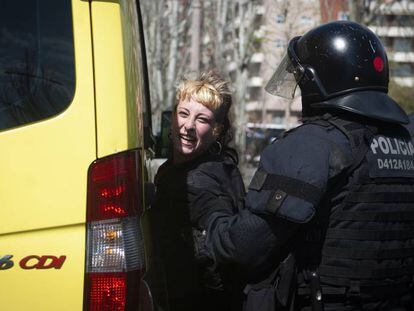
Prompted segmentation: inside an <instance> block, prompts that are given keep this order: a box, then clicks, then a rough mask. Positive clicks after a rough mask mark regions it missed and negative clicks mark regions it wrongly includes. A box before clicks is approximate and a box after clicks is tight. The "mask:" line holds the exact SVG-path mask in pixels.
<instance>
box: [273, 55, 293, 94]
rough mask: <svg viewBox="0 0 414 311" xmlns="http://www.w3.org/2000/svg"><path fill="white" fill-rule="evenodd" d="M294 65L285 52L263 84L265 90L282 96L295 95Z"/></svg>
mask: <svg viewBox="0 0 414 311" xmlns="http://www.w3.org/2000/svg"><path fill="white" fill-rule="evenodd" d="M294 67H295V66H294V65H293V64H292V61H291V59H290V57H289V55H288V54H287V53H286V55H285V56H284V57H283V59H282V61H281V62H280V64H279V66H278V67H277V69H276V71H275V73H274V74H273V75H272V77H271V78H270V80H269V82H267V84H266V86H265V90H266V92H268V93H270V94H272V95H276V96H281V97H283V98H288V99H292V98H293V97H294V96H295V90H296V87H297V85H298V83H297V82H296V79H295V76H294V74H293V71H294V70H295V68H294Z"/></svg>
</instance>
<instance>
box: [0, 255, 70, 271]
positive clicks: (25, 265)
mask: <svg viewBox="0 0 414 311" xmlns="http://www.w3.org/2000/svg"><path fill="white" fill-rule="evenodd" d="M12 258H13V255H4V256H3V257H0V270H8V269H10V268H12V267H13V266H14V261H13V260H12ZM65 260H66V256H59V257H57V256H52V255H41V256H37V255H29V256H26V257H24V258H22V259H21V260H20V261H19V266H20V268H22V269H24V270H31V269H52V268H53V269H60V268H62V266H63V263H64V262H65Z"/></svg>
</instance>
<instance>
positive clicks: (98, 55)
mask: <svg viewBox="0 0 414 311" xmlns="http://www.w3.org/2000/svg"><path fill="white" fill-rule="evenodd" d="M91 10H92V32H93V46H94V69H95V88H96V106H97V108H96V121H97V150H98V158H101V157H104V156H107V155H110V154H113V153H117V152H120V151H122V150H126V149H128V134H127V133H128V123H127V106H126V105H125V104H124V103H125V101H126V92H125V90H126V87H125V70H124V68H125V67H124V58H123V56H124V55H123V42H122V28H121V12H120V4H119V3H116V2H106V1H92V3H91Z"/></svg>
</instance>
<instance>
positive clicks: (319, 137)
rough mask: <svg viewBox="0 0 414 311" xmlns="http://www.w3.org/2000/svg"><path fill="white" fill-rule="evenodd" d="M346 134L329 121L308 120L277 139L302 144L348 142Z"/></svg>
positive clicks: (279, 141) (283, 142)
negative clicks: (316, 121)
mask: <svg viewBox="0 0 414 311" xmlns="http://www.w3.org/2000/svg"><path fill="white" fill-rule="evenodd" d="M347 141H348V140H347V138H346V136H345V135H344V134H343V133H342V132H341V131H339V130H338V129H337V128H335V127H334V126H333V125H331V124H329V123H322V122H321V123H313V122H307V123H304V124H301V125H299V126H298V127H296V128H293V129H291V130H289V131H286V132H285V134H284V135H283V136H282V137H281V138H280V139H278V140H277V141H275V143H277V144H289V145H291V144H293V143H295V142H300V144H301V145H308V144H311V145H314V144H315V143H318V144H332V143H335V144H347Z"/></svg>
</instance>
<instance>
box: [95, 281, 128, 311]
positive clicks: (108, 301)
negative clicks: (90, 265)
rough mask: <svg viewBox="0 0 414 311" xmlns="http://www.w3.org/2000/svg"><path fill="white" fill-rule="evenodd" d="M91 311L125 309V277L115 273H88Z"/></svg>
mask: <svg viewBox="0 0 414 311" xmlns="http://www.w3.org/2000/svg"><path fill="white" fill-rule="evenodd" d="M89 277H90V306H91V307H90V309H89V310H91V311H114V310H117V311H118V310H119V311H123V310H125V305H126V278H125V276H124V275H123V273H121V274H119V273H118V274H116V273H94V274H90V276H89Z"/></svg>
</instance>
